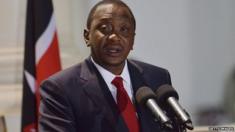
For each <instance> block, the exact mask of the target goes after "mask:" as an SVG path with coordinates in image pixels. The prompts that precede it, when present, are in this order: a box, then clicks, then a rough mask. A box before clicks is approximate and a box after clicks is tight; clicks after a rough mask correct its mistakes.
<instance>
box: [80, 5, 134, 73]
mask: <svg viewBox="0 0 235 132" xmlns="http://www.w3.org/2000/svg"><path fill="white" fill-rule="evenodd" d="M134 36H135V18H134V16H133V14H132V12H131V10H130V8H129V7H128V6H127V5H126V4H125V3H123V2H122V1H118V0H113V1H101V2H99V3H97V4H96V5H95V6H94V7H93V8H92V9H91V12H90V14H89V16H88V19H87V29H85V30H84V38H85V41H86V44H87V46H90V48H91V56H92V58H93V59H94V61H95V62H96V63H98V64H100V65H101V66H103V67H104V68H106V69H107V70H109V71H110V72H112V73H114V74H120V72H121V71H122V68H123V66H124V62H125V60H126V58H127V56H128V54H129V52H130V50H132V48H133V43H134Z"/></svg>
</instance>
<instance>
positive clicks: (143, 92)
mask: <svg viewBox="0 0 235 132" xmlns="http://www.w3.org/2000/svg"><path fill="white" fill-rule="evenodd" d="M135 98H136V100H137V102H138V103H139V104H141V105H145V103H146V102H147V100H148V99H156V95H155V94H154V92H153V91H152V90H151V89H150V88H149V87H146V86H143V87H140V88H139V89H138V90H137V92H136V94H135Z"/></svg>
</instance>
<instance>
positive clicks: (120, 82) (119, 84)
mask: <svg viewBox="0 0 235 132" xmlns="http://www.w3.org/2000/svg"><path fill="white" fill-rule="evenodd" d="M112 84H113V85H114V86H115V87H116V88H117V89H119V90H120V89H123V79H122V77H115V78H114V79H113V81H112Z"/></svg>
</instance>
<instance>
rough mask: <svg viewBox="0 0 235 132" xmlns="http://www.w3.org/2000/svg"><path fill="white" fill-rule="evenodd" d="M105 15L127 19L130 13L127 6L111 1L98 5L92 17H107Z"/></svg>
mask: <svg viewBox="0 0 235 132" xmlns="http://www.w3.org/2000/svg"><path fill="white" fill-rule="evenodd" d="M107 16H112V17H124V18H128V19H130V18H131V14H130V12H129V10H128V9H127V7H125V6H122V5H118V4H113V3H109V4H104V5H100V6H99V7H98V8H97V9H96V11H95V13H94V15H93V17H107Z"/></svg>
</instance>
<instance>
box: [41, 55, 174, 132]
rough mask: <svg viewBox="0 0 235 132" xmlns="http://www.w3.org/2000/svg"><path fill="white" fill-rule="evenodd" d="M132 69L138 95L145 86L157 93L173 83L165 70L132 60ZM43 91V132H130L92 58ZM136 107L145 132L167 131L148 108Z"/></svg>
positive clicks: (44, 85) (52, 79)
mask: <svg viewBox="0 0 235 132" xmlns="http://www.w3.org/2000/svg"><path fill="white" fill-rule="evenodd" d="M128 69H129V72H130V77H131V82H132V86H133V91H134V95H135V93H136V91H137V90H138V88H140V87H141V86H148V87H150V88H152V89H153V91H155V90H156V89H157V87H159V86H160V85H162V84H171V79H170V75H169V73H168V71H167V70H165V69H162V68H159V67H156V66H153V65H150V64H146V63H143V62H139V61H134V60H128ZM40 92H41V97H42V98H41V103H40V114H41V116H40V118H39V130H40V131H42V132H44V131H53V132H54V131H58V132H128V130H127V127H126V126H125V124H124V122H123V119H122V117H121V116H120V115H119V114H118V111H117V110H118V108H117V106H116V103H115V101H114V99H113V97H112V95H111V93H110V91H109V89H108V86H107V85H106V83H105V81H104V80H103V78H102V77H101V75H100V73H99V72H98V71H97V69H96V67H95V66H94V64H93V63H92V62H91V60H90V59H89V58H88V59H86V60H85V61H84V62H82V63H80V64H77V65H75V66H73V67H71V68H68V69H66V70H63V71H61V72H59V73H57V74H55V75H53V76H51V77H50V78H49V79H47V80H46V81H44V82H43V83H42V85H41V91H40ZM134 102H135V101H134ZM135 105H136V109H137V113H138V118H139V124H140V129H141V132H160V131H163V130H161V129H160V126H159V123H158V122H156V121H154V118H153V116H152V114H151V112H150V111H149V110H148V109H146V108H143V107H141V106H139V105H138V104H137V103H135Z"/></svg>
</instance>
